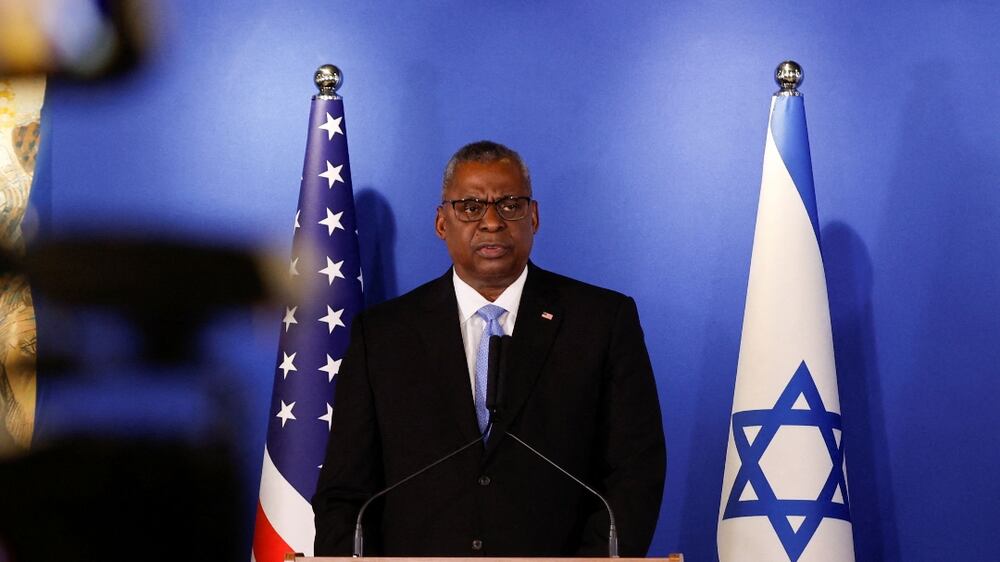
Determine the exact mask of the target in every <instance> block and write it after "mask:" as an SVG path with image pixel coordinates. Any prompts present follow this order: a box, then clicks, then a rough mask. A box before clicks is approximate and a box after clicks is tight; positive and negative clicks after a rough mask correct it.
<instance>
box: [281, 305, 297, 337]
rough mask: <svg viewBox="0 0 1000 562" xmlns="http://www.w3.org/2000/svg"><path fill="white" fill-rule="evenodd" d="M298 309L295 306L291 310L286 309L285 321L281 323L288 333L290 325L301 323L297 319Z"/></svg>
mask: <svg viewBox="0 0 1000 562" xmlns="http://www.w3.org/2000/svg"><path fill="white" fill-rule="evenodd" d="M298 309H299V307H297V306H293V307H291V308H288V307H285V319H284V320H282V321H281V323H282V324H284V325H285V331H286V332H287V331H288V327H289V326H290V325H292V324H298V323H299V321H298V320H296V319H295V311H296V310H298Z"/></svg>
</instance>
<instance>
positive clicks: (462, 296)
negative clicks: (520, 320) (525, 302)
mask: <svg viewBox="0 0 1000 562" xmlns="http://www.w3.org/2000/svg"><path fill="white" fill-rule="evenodd" d="M451 276H452V280H453V281H454V284H455V297H456V298H457V299H458V316H459V320H460V321H461V322H462V323H463V324H464V323H465V322H466V321H468V320H469V318H471V317H472V315H474V314H475V313H476V312H478V311H479V309H480V308H482V307H484V306H486V305H488V304H495V305H497V306H499V307H500V308H502V309H504V310H506V311H507V313H508V314H512V315H516V314H517V307H518V305H519V304H520V303H521V293H522V292H524V282H525V281H526V280H527V279H528V266H527V265H525V266H524V271H522V272H521V275H519V276H518V277H517V279H515V280H514V282H513V283H511V284H510V285H509V286H508V287H507V288H506V289H504V290H503V292H502V293H500V296H499V297H497V300H495V301H493V302H492V303H491V302H490V301H488V300H486V297H484V296H483V295H480V294H479V292H478V291H476V290H475V289H473V288H472V287H471V286H469V284H468V283H466V282H465V281H463V280H462V278H461V277H459V276H458V273H457V272H456V271H455V268H452V270H451Z"/></svg>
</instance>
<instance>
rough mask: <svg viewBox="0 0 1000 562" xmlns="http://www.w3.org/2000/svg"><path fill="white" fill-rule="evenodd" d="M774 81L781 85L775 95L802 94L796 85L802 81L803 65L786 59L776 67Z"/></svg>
mask: <svg viewBox="0 0 1000 562" xmlns="http://www.w3.org/2000/svg"><path fill="white" fill-rule="evenodd" d="M774 81H775V82H777V83H778V85H779V86H781V89H780V90H778V91H777V92H775V93H774V95H776V96H801V95H802V94H801V93H800V92H799V91H798V90H797V89H796V87H797V86H798V85H799V84H801V83H802V66H801V65H800V64H799V63H797V62H795V61H793V60H786V61H785V62H783V63H781V64H779V65H778V68H776V69H774Z"/></svg>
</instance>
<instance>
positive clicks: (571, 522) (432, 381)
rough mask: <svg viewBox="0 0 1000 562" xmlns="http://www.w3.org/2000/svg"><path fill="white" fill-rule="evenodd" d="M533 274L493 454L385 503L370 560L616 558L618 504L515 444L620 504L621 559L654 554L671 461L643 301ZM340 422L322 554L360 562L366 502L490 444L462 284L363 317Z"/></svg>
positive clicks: (329, 473)
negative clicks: (611, 553)
mask: <svg viewBox="0 0 1000 562" xmlns="http://www.w3.org/2000/svg"><path fill="white" fill-rule="evenodd" d="M529 268H530V269H529V272H528V278H527V281H526V283H525V286H524V292H523V294H522V297H521V304H520V308H519V310H518V314H517V322H516V324H515V327H514V337H513V340H512V341H513V343H512V344H511V347H512V351H511V356H510V366H509V370H508V372H507V375H506V379H505V383H504V387H505V390H504V395H505V400H504V402H505V407H504V409H503V411H502V412H501V413H500V419H499V421H498V422H497V425H496V426H495V427H494V429H493V431H492V433H491V438H490V442H489V444H488V445H487V446H486V447H483V446H480V445H476V446H474V447H472V448H471V449H469V450H467V451H465V452H464V453H462V454H460V455H458V456H456V457H454V458H452V459H450V460H448V461H447V462H445V463H442V464H441V465H439V466H437V467H435V468H433V469H431V470H430V471H428V472H426V473H424V474H422V475H420V476H419V477H417V478H415V479H413V480H411V481H410V482H407V483H406V484H404V485H403V486H401V487H399V488H397V489H395V490H393V491H392V492H390V493H389V494H387V495H386V496H384V497H383V498H380V499H378V500H376V501H375V502H374V503H373V504H372V507H371V508H369V511H367V512H366V513H365V532H366V537H365V555H384V556H475V555H484V556H560V555H573V554H581V555H596V556H606V555H607V537H608V517H607V514H606V512H605V510H604V508H603V506H602V505H601V504H600V503H599V502H598V501H597V500H596V499H594V498H593V497H592V496H590V494H588V492H586V491H585V490H583V489H582V488H580V486H578V485H577V484H575V483H574V482H572V481H571V480H569V479H568V478H567V477H566V476H564V475H563V474H560V473H559V472H557V471H556V470H555V469H554V468H552V467H551V466H549V465H548V464H546V463H545V462H544V461H542V460H541V459H539V458H537V457H536V456H534V455H533V454H532V453H531V452H530V451H528V450H527V449H526V448H524V447H523V446H522V445H521V444H519V443H517V442H515V441H514V440H512V439H511V438H509V437H507V436H504V431H505V430H509V431H510V432H511V433H513V434H515V435H517V436H519V437H520V438H522V439H523V440H524V441H526V442H527V443H529V444H531V445H532V446H533V447H534V448H536V449H538V450H539V451H541V452H543V453H544V454H546V455H548V456H549V457H550V458H552V459H553V460H555V461H556V462H558V463H559V464H561V465H562V466H563V467H565V468H566V469H567V470H569V471H570V472H571V473H573V474H574V475H576V476H577V477H579V478H581V479H582V480H583V481H584V482H587V483H588V484H590V485H591V486H592V487H594V488H596V489H597V490H599V491H600V492H601V493H603V494H605V495H606V497H607V498H608V499H609V501H610V503H611V505H612V507H613V509H614V512H615V518H616V519H617V524H618V529H619V536H620V545H621V554H622V555H623V556H642V555H645V553H646V550H647V549H648V547H649V542H650V539H651V538H652V534H653V529H654V527H655V525H656V520H657V516H658V513H659V508H660V500H661V498H662V494H663V480H664V473H665V463H666V458H665V449H664V440H663V427H662V421H661V418H660V407H659V401H658V399H657V391H656V385H655V383H654V380H653V373H652V368H651V366H650V362H649V355H648V353H647V352H646V346H645V343H644V341H643V334H642V328H641V327H640V326H639V318H638V314H637V312H636V307H635V302H634V301H633V300H632V299H631V298H629V297H626V296H624V295H622V294H619V293H616V292H613V291H609V290H606V289H601V288H598V287H594V286H591V285H587V284H584V283H581V282H579V281H574V280H572V279H569V278H567V277H563V276H561V275H556V274H554V273H550V272H547V271H544V270H542V269H539V268H537V267H535V266H534V265H532V264H529ZM545 313H548V314H545ZM543 314H544V315H545V316H548V315H551V319H549V318H546V317H544V316H543ZM333 415H334V417H333V428H332V431H331V433H330V442H329V447H328V449H327V456H326V460H325V463H324V466H323V469H322V471H321V474H320V479H319V484H318V488H317V492H316V495H315V497H314V498H313V509H314V511H315V514H316V555H317V556H329V555H349V554H350V552H351V544H352V543H351V538H352V536H353V530H354V519H355V517H356V516H357V512H358V509H359V507H360V505H361V503H363V502H364V501H365V500H366V499H368V498H369V497H370V496H371V495H372V494H373V493H374V492H376V491H378V490H379V489H381V488H383V487H384V486H386V485H388V484H392V483H395V482H397V481H399V480H400V479H402V478H404V477H405V476H407V475H409V474H410V473H412V472H414V471H416V470H418V469H419V468H421V467H422V466H424V465H426V464H428V463H430V462H432V461H433V460H435V459H437V458H439V457H441V456H444V455H445V454H446V453H448V452H450V451H452V450H454V449H457V448H458V447H459V446H461V445H462V444H464V443H466V442H469V441H471V440H473V439H475V438H476V434H477V432H478V427H477V424H476V415H475V407H474V405H473V398H472V389H471V388H470V382H469V371H468V367H467V363H466V359H465V351H464V348H463V344H462V336H461V330H460V327H459V318H458V304H457V301H456V298H455V290H454V287H453V283H452V273H451V271H450V270H449V271H448V273H446V274H445V275H444V276H442V277H440V278H439V279H437V280H434V281H432V282H430V283H427V284H426V285H423V286H421V287H419V288H417V289H415V290H413V291H412V292H410V293H408V294H406V295H403V296H402V297H399V298H397V299H394V300H391V301H388V302H385V303H383V304H381V305H379V306H376V307H373V308H371V309H369V310H368V311H366V312H364V313H363V314H360V315H359V316H357V317H356V318H355V319H354V325H353V329H352V338H351V345H350V348H349V350H348V352H347V356H346V358H345V360H344V363H343V365H342V368H341V371H340V374H339V375H338V381H337V391H336V399H335V405H334V414H333ZM477 547H478V548H477Z"/></svg>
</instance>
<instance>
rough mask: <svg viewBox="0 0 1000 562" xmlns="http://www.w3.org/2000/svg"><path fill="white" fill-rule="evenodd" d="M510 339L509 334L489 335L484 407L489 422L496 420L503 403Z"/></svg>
mask: <svg viewBox="0 0 1000 562" xmlns="http://www.w3.org/2000/svg"><path fill="white" fill-rule="evenodd" d="M512 339H513V338H512V337H511V336H490V354H489V359H488V362H487V363H486V367H487V368H486V409H487V410H489V412H490V423H491V424H492V423H494V422H496V420H497V418H498V417H499V410H500V406H501V405H502V404H503V379H504V373H506V372H507V356H508V355H509V351H508V349H509V348H508V346H509V345H510V341H511V340H512Z"/></svg>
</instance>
